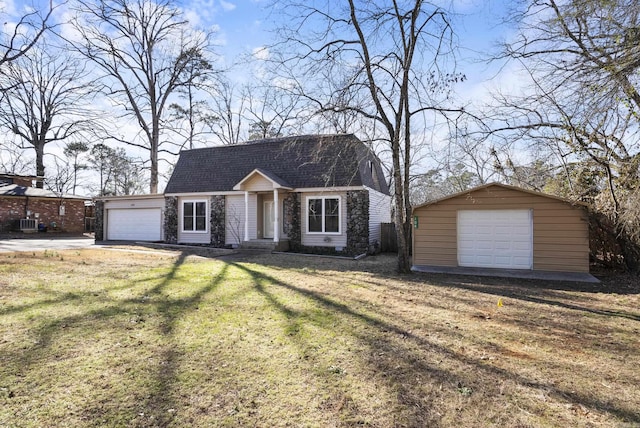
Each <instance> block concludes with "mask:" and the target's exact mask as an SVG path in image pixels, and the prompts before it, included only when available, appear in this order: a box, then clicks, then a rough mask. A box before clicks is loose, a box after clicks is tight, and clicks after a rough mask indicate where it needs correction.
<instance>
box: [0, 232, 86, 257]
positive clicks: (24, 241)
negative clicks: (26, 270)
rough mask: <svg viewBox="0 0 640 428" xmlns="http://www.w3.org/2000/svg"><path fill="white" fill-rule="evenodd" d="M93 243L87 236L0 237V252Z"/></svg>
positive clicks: (74, 246)
mask: <svg viewBox="0 0 640 428" xmlns="http://www.w3.org/2000/svg"><path fill="white" fill-rule="evenodd" d="M92 245H94V239H93V237H89V236H40V235H36V236H34V237H29V238H14V237H10V238H7V237H0V253H8V252H13V251H44V250H70V249H71V250H72V249H78V248H87V247H90V246H92Z"/></svg>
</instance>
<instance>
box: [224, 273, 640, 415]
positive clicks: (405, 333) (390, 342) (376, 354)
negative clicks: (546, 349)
mask: <svg viewBox="0 0 640 428" xmlns="http://www.w3.org/2000/svg"><path fill="white" fill-rule="evenodd" d="M231 264H232V265H233V266H234V267H236V268H238V269H240V270H243V271H245V272H246V273H248V274H249V275H251V277H252V278H253V280H254V283H255V284H256V289H257V291H258V292H260V293H262V294H263V295H265V297H266V298H267V300H268V301H269V302H271V303H272V304H273V306H274V308H276V309H277V310H279V311H280V312H282V313H283V314H284V315H285V316H286V317H287V318H297V317H301V314H299V313H297V312H295V311H292V310H291V309H289V308H287V307H286V305H285V304H283V303H282V302H280V301H279V300H278V299H276V298H275V297H274V296H273V295H272V293H270V292H268V291H267V287H266V285H272V286H274V287H276V288H282V289H286V290H289V291H291V292H294V293H295V294H298V295H300V296H303V297H305V298H307V299H309V300H311V301H313V302H314V303H315V304H317V305H319V306H320V307H322V308H324V309H326V310H328V311H333V312H336V313H341V314H343V315H345V316H347V317H348V318H350V319H352V320H356V322H357V323H360V324H362V325H363V326H364V328H363V329H353V334H354V335H355V336H357V338H358V340H360V341H361V342H362V343H365V344H366V345H367V347H368V349H369V350H370V352H369V355H368V361H369V364H370V365H371V366H372V369H373V370H374V372H375V373H378V374H379V376H380V379H379V381H382V382H385V383H386V385H387V389H388V390H389V391H395V394H396V397H394V399H395V400H397V402H398V404H399V405H400V406H401V407H402V408H403V409H404V411H405V412H406V413H408V414H407V415H406V417H405V418H404V421H397V422H398V423H400V424H402V423H407V424H409V425H410V426H439V424H440V418H441V415H439V414H438V413H437V411H436V409H437V403H435V402H433V400H435V399H436V397H435V396H433V393H432V394H431V396H429V397H428V396H424V395H420V393H419V392H418V391H421V384H420V382H421V381H420V378H419V377H421V376H424V377H426V378H428V379H429V380H430V382H435V383H439V384H440V385H441V386H442V385H444V386H445V388H452V390H454V391H455V388H456V387H455V385H456V382H458V383H457V386H458V389H459V390H460V386H461V385H474V386H475V387H477V388H478V389H482V388H485V389H486V393H487V394H499V392H498V391H497V387H496V386H495V384H494V385H487V384H481V385H478V384H477V379H478V378H479V377H480V378H483V379H492V380H501V381H503V382H506V381H510V382H515V383H516V384H518V385H521V386H523V387H525V388H530V389H534V390H538V391H539V392H540V393H541V394H543V395H544V394H549V395H551V396H555V397H556V398H557V399H558V400H560V401H568V402H570V403H575V404H579V405H581V406H584V407H585V408H588V409H593V410H597V411H601V412H607V413H609V414H611V415H614V416H616V417H618V418H620V419H622V420H625V421H640V414H638V412H637V410H636V409H627V408H621V407H619V406H617V405H615V404H612V403H611V402H609V401H608V400H600V399H598V398H596V397H592V396H588V395H587V394H584V393H578V392H575V391H569V390H566V389H563V388H561V387H558V386H556V385H554V384H553V382H552V381H550V382H541V381H538V380H535V379H530V378H528V377H526V376H524V375H522V374H519V373H514V372H510V371H507V370H505V369H502V368H500V367H497V366H495V365H492V364H491V363H490V362H488V361H485V360H483V359H481V358H480V357H479V356H478V357H477V358H476V357H472V356H469V355H468V354H465V353H463V352H458V351H455V350H453V349H449V348H448V347H443V346H441V345H439V344H438V343H436V342H434V341H431V340H428V339H426V338H425V337H421V336H419V335H416V334H414V333H412V332H411V331H410V330H408V329H407V328H405V327H403V326H402V325H400V324H398V323H397V322H393V321H387V320H386V319H384V317H378V316H376V315H373V314H368V313H365V312H362V311H360V310H356V309H354V308H352V307H350V306H349V305H348V304H346V303H343V302H341V301H338V300H334V299H332V298H330V297H327V296H326V295H323V294H320V293H318V292H315V291H313V290H309V289H306V288H303V287H299V286H296V285H293V284H290V283H287V282H285V281H283V280H280V279H278V278H275V277H273V276H271V275H267V274H265V273H263V272H260V271H258V270H256V269H252V268H251V267H250V266H248V265H245V264H242V263H231ZM447 285H448V286H452V285H451V284H449V283H447ZM474 291H478V290H475V289H474ZM496 293H497V291H496ZM500 295H503V294H500ZM524 297H526V296H524ZM524 297H523V298H524ZM535 302H536V303H540V302H538V301H535ZM551 304H552V303H551ZM580 309H582V308H580ZM607 315H608V314H607ZM306 319H307V322H313V321H312V320H311V318H308V317H307V318H306ZM309 320H311V321H309ZM400 322H401V321H400ZM323 327H324V328H330V326H328V325H324V326H323ZM370 329H373V332H372V331H370ZM425 350H428V351H429V355H433V354H435V355H439V356H440V357H441V358H442V359H443V360H446V361H447V364H446V365H447V366H448V367H452V366H453V367H460V368H461V369H455V370H452V369H451V368H445V367H444V366H445V365H443V364H439V362H438V361H427V360H426V359H425V354H424V351H425ZM441 362H442V361H440V363H441ZM474 373H475V374H474ZM478 373H481V376H478ZM416 374H417V375H419V377H418V378H416ZM463 392H464V390H463ZM454 393H455V392H454ZM453 396H454V395H451V397H453ZM429 400H432V401H429ZM531 412H535V409H531Z"/></svg>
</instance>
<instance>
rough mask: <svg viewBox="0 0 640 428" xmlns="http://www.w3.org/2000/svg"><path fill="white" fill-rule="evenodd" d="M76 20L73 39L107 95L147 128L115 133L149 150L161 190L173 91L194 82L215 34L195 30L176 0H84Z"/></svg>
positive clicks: (155, 181) (152, 171) (121, 139)
mask: <svg viewBox="0 0 640 428" xmlns="http://www.w3.org/2000/svg"><path fill="white" fill-rule="evenodd" d="M73 23H74V26H75V29H76V31H77V32H78V33H79V34H80V35H81V38H82V42H75V41H70V42H71V43H72V44H73V45H74V46H75V48H76V49H77V50H78V51H79V52H80V53H82V54H83V55H84V56H85V57H86V58H88V59H89V60H91V61H93V63H94V64H95V65H97V66H98V69H99V70H101V72H102V78H103V82H104V84H105V88H106V91H105V92H106V95H107V96H108V97H109V98H110V99H111V101H112V102H113V103H114V104H116V105H117V106H119V107H120V108H121V109H122V110H123V117H128V118H133V119H134V120H135V122H136V123H137V125H138V126H139V128H140V131H141V133H140V134H141V135H139V136H138V137H136V138H133V139H130V138H126V137H121V136H116V135H113V134H112V135H110V137H111V138H113V139H116V140H117V141H119V142H122V143H125V144H129V145H131V146H135V147H138V148H141V149H143V150H145V151H147V152H148V153H149V163H150V167H149V169H150V175H151V178H150V191H151V192H152V193H156V192H157V191H158V162H159V158H160V153H161V152H165V151H167V149H164V148H163V145H166V143H167V142H166V141H163V139H162V134H163V131H165V130H166V129H165V123H164V122H163V120H164V119H166V117H165V116H166V115H167V110H168V107H169V104H170V102H171V96H172V95H175V94H176V91H178V90H179V89H181V88H186V87H188V86H189V85H190V84H192V83H193V80H191V78H192V77H195V76H197V75H198V73H193V71H194V70H196V69H197V68H198V65H197V64H201V62H202V60H203V55H205V54H206V52H207V51H208V49H209V47H210V34H208V33H203V32H197V31H194V30H192V28H191V27H190V26H189V23H188V22H187V21H185V20H184V18H183V16H182V13H181V11H180V10H179V9H177V8H176V7H174V6H173V5H172V3H171V1H170V0H161V1H160V2H154V1H151V0H98V1H96V2H90V1H82V0H81V1H80V6H79V7H78V8H77V15H76V17H75V19H74V20H73ZM169 151H170V150H169Z"/></svg>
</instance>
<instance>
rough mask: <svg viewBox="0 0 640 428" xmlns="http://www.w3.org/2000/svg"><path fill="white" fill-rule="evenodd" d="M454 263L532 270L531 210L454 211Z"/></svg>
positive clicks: (469, 265)
mask: <svg viewBox="0 0 640 428" xmlns="http://www.w3.org/2000/svg"><path fill="white" fill-rule="evenodd" d="M458 264H459V265H460V266H468V267H487V268H504V269H532V268H533V218H532V215H531V210H484V211H481V210H477V211H475V210H474V211H458Z"/></svg>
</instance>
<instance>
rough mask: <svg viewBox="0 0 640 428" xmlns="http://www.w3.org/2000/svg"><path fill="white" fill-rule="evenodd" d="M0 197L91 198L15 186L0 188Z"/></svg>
mask: <svg viewBox="0 0 640 428" xmlns="http://www.w3.org/2000/svg"><path fill="white" fill-rule="evenodd" d="M0 196H23V197H24V196H27V197H31V198H57V199H84V200H89V199H91V198H88V197H84V196H77V195H69V194H67V193H55V192H52V191H51V190H45V189H39V188H36V187H25V186H19V185H17V184H6V185H1V186H0Z"/></svg>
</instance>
